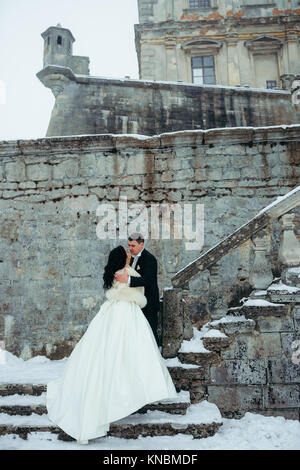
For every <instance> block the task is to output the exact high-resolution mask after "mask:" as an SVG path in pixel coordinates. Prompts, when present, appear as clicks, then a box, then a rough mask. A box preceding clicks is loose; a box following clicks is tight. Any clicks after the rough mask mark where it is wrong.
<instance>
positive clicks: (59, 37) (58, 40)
mask: <svg viewBox="0 0 300 470" xmlns="http://www.w3.org/2000/svg"><path fill="white" fill-rule="evenodd" d="M57 44H59V45H60V46H61V45H62V37H61V36H57Z"/></svg>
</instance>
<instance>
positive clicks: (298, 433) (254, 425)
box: [0, 350, 300, 450]
mask: <svg viewBox="0 0 300 470" xmlns="http://www.w3.org/2000/svg"><path fill="white" fill-rule="evenodd" d="M66 361H67V358H65V359H61V360H59V361H51V360H50V359H48V358H46V357H43V356H36V357H34V358H32V359H29V360H27V361H24V360H22V359H20V358H18V357H16V356H14V355H12V354H11V353H9V352H7V351H3V350H2V351H1V350H0V385H1V384H4V383H33V384H42V383H47V382H48V381H50V380H52V379H54V378H55V377H57V376H59V375H60V374H61V373H62V371H63V368H64V366H65V364H66ZM165 362H166V365H168V366H171V365H172V366H176V365H177V366H182V364H180V362H179V360H178V359H177V360H174V359H171V360H170V359H166V360H165ZM194 367H197V366H194ZM20 398H21V397H20ZM32 398H33V397H31V398H30V400H31V401H32ZM41 398H43V397H40V398H38V397H36V401H39V400H40V399H41ZM3 399H4V400H5V401H7V400H9V398H8V397H7V398H4V397H3ZM33 399H34V398H33ZM206 407H207V406H206V405H205V406H203V410H205V409H206ZM199 409H200V408H199ZM11 418H13V419H16V417H15V416H14V417H11ZM222 421H223V425H222V426H221V427H220V428H219V431H218V432H217V433H216V434H215V435H214V436H212V437H207V438H204V439H193V437H192V436H190V435H185V434H177V435H176V436H174V437H170V436H160V437H139V438H138V439H120V438H116V437H101V438H98V439H93V440H91V441H89V444H88V445H78V444H77V442H75V441H72V442H64V441H60V440H57V436H56V435H55V434H51V433H50V432H33V433H31V434H29V435H28V439H27V440H23V439H21V438H19V437H18V436H16V435H4V436H0V450H154V449H156V450H246V449H248V450H300V423H299V422H298V421H295V420H288V419H285V418H283V417H265V416H262V415H259V414H255V413H246V414H245V416H244V417H243V418H242V419H239V420H238V419H225V418H223V419H222Z"/></svg>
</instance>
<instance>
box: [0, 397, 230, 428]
mask: <svg viewBox="0 0 300 470" xmlns="http://www.w3.org/2000/svg"><path fill="white" fill-rule="evenodd" d="M212 422H215V423H223V419H222V416H221V413H220V411H219V409H218V407H217V406H216V405H215V404H214V403H209V402H208V401H202V402H201V403H196V404H193V405H190V407H189V408H188V410H187V413H186V415H173V414H171V413H167V412H165V411H156V410H155V411H147V413H135V414H133V415H130V416H127V417H126V418H122V419H120V420H118V421H114V422H113V423H111V424H114V425H118V424H131V425H136V424H148V423H149V424H159V423H172V424H175V425H176V424H178V425H188V424H210V423H212ZM0 426H15V427H25V426H27V427H33V428H37V427H55V428H56V427H57V426H56V425H55V424H54V423H53V422H52V421H50V419H49V418H48V416H47V415H46V414H44V415H37V414H32V415H29V416H19V415H18V416H15V415H8V414H5V413H0Z"/></svg>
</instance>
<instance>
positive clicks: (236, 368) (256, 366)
mask: <svg viewBox="0 0 300 470" xmlns="http://www.w3.org/2000/svg"><path fill="white" fill-rule="evenodd" d="M210 376H211V384H213V385H230V384H232V385H233V384H239V385H243V384H245V385H254V384H265V383H266V365H265V360H264V359H258V360H247V359H245V360H240V359H234V360H223V361H222V364H221V365H220V366H211V368H210Z"/></svg>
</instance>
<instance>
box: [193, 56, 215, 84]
mask: <svg viewBox="0 0 300 470" xmlns="http://www.w3.org/2000/svg"><path fill="white" fill-rule="evenodd" d="M192 76H193V83H197V84H199V85H203V84H207V85H215V84H216V73H215V59H214V56H213V55H204V56H199V57H192Z"/></svg>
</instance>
